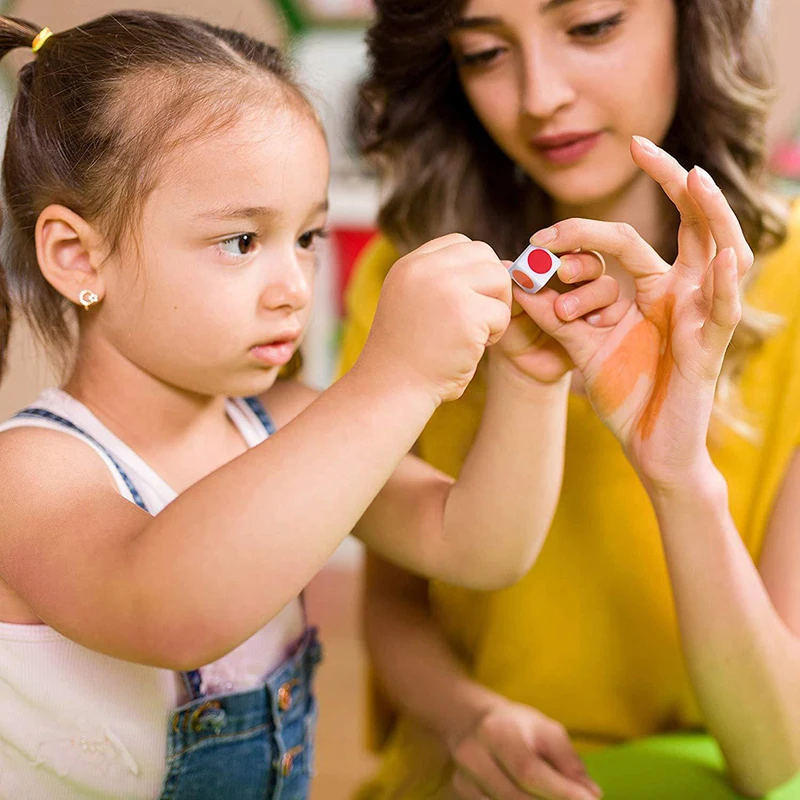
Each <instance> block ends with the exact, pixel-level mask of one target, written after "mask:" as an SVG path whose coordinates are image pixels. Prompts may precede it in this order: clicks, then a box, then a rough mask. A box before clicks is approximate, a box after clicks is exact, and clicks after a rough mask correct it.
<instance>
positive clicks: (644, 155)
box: [631, 136, 717, 275]
mask: <svg viewBox="0 0 800 800" xmlns="http://www.w3.org/2000/svg"><path fill="white" fill-rule="evenodd" d="M631 156H632V157H633V160H634V162H635V163H636V165H637V166H638V167H640V168H641V169H643V170H644V171H645V172H646V173H647V174H648V175H649V176H650V177H651V178H652V179H653V180H654V181H656V182H658V183H659V184H660V186H661V188H662V189H663V190H664V193H665V194H666V195H667V197H669V199H670V200H671V201H672V202H673V204H674V205H675V208H677V209H678V213H679V214H680V215H681V226H680V229H679V230H678V253H679V262H680V263H681V264H682V265H684V266H685V267H688V268H689V269H690V270H692V271H693V272H694V273H695V274H697V272H698V271H699V273H700V274H701V275H704V274H705V269H706V267H707V266H708V262H709V261H710V260H711V259H712V258H713V257H714V255H715V253H716V252H717V246H716V245H715V243H714V237H713V235H712V231H711V228H710V226H709V222H708V220H707V219H706V215H705V213H704V211H703V209H702V208H701V207H700V205H699V204H698V202H697V200H696V198H695V197H693V196H692V193H691V192H690V191H689V187H688V173H687V172H686V170H685V169H684V168H683V167H682V166H681V165H680V164H679V163H678V162H677V161H676V160H675V159H674V158H673V157H672V156H671V155H670V154H669V153H667V152H666V151H665V150H662V149H661V148H660V147H658V146H657V145H655V144H653V142H651V141H650V140H649V139H645V138H644V137H641V136H634V137H633V141H632V142H631Z"/></svg>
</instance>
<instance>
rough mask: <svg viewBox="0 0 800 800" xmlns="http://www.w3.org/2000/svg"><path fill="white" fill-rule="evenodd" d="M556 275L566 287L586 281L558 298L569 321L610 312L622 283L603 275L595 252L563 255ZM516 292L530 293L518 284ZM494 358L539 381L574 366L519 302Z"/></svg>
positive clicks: (558, 310) (560, 311) (556, 377)
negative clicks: (501, 359)
mask: <svg viewBox="0 0 800 800" xmlns="http://www.w3.org/2000/svg"><path fill="white" fill-rule="evenodd" d="M505 263H506V266H507V267H508V266H510V265H511V262H510V261H508V262H505ZM557 275H558V278H559V280H560V281H561V282H562V283H563V284H564V285H565V288H569V286H570V285H571V284H578V283H584V284H585V285H583V286H579V287H578V288H575V289H572V290H571V291H567V292H565V293H564V294H560V295H557V296H556V298H555V302H554V308H555V311H556V313H557V314H558V316H559V317H560V318H561V319H563V320H567V322H569V321H571V320H578V319H581V318H582V317H585V316H587V315H592V314H596V313H599V312H600V311H601V310H603V309H607V311H605V312H604V315H608V313H609V312H611V311H612V307H613V306H614V305H615V304H616V301H617V300H618V298H619V284H618V283H617V282H616V281H615V280H614V279H613V278H612V277H610V276H608V275H605V274H604V264H603V262H602V261H601V260H600V259H599V258H598V257H597V255H596V254H592V253H590V252H587V253H568V254H566V255H563V256H561V267H560V268H559V270H558V273H557ZM514 294H515V296H517V295H522V296H523V297H527V296H528V295H526V294H525V293H524V292H523V291H522V290H521V289H518V288H516V287H515V288H514ZM623 311H624V309H623ZM620 313H622V312H620ZM492 357H493V358H494V357H502V358H505V359H507V360H508V361H509V363H511V364H512V365H513V366H514V367H515V368H516V369H517V370H518V371H519V372H520V373H522V374H523V375H526V376H528V377H530V378H533V379H534V380H536V381H538V382H540V383H555V382H556V381H558V380H559V379H560V378H562V377H563V376H564V375H565V374H566V373H567V372H569V371H570V370H571V369H573V367H574V364H573V363H572V360H571V359H570V357H569V355H568V354H567V351H566V350H564V348H563V347H562V346H561V345H560V344H559V343H558V342H557V341H556V340H555V339H553V338H552V337H551V336H548V335H547V334H546V333H544V331H542V329H541V328H540V327H539V326H538V325H537V324H536V323H535V322H534V321H533V320H532V319H531V318H530V317H529V316H528V315H527V314H526V313H524V311H523V308H522V306H521V305H520V304H519V303H517V302H515V303H514V305H513V306H512V309H511V324H510V325H509V326H508V329H507V330H506V333H505V335H504V336H503V338H502V339H501V340H500V341H499V342H498V343H497V345H496V346H495V347H493V348H492Z"/></svg>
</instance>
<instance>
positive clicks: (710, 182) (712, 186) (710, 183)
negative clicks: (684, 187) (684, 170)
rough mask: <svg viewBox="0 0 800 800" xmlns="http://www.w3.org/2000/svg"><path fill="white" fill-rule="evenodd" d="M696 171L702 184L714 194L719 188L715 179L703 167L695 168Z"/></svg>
mask: <svg viewBox="0 0 800 800" xmlns="http://www.w3.org/2000/svg"><path fill="white" fill-rule="evenodd" d="M694 171H695V172H696V173H697V174H698V175H699V176H700V183H702V184H703V186H705V188H706V189H708V191H709V192H713V191H715V190H716V189H718V188H719V187H718V186H717V184H716V183H714V179H713V178H712V177H711V176H710V175H709V174H708V173H707V172H706V171H705V170H704V169H703V168H702V167H695V168H694Z"/></svg>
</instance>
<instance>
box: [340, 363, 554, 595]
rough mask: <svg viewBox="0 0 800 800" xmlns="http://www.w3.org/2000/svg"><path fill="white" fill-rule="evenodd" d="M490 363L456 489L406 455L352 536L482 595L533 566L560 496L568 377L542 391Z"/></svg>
mask: <svg viewBox="0 0 800 800" xmlns="http://www.w3.org/2000/svg"><path fill="white" fill-rule="evenodd" d="M494 355H495V354H493V357H492V358H490V359H489V364H488V373H489V376H488V390H487V397H486V408H485V413H484V416H483V420H482V422H481V426H480V429H479V431H478V434H477V437H476V439H475V442H474V444H473V446H472V449H471V450H470V453H469V456H468V457H467V459H466V461H465V463H464V466H463V468H462V470H461V473H460V475H459V478H458V481H456V482H454V481H453V480H452V479H450V478H449V477H447V476H446V475H444V474H442V473H441V472H439V471H437V470H435V469H434V468H433V467H431V466H429V465H428V464H426V463H425V462H423V461H421V460H420V459H417V458H415V457H413V456H409V457H408V458H407V459H406V460H405V461H404V462H403V463H401V465H400V466H399V468H398V469H397V471H396V472H395V474H394V475H393V476H392V478H391V479H390V480H389V482H388V483H387V485H386V487H385V488H384V489H383V490H382V491H381V493H380V494H379V495H378V497H377V498H376V500H375V502H374V503H373V504H372V505H371V506H370V508H369V509H368V510H367V512H366V513H365V514H364V516H363V517H362V519H361V521H360V522H359V524H358V525H357V526H356V528H355V531H354V533H355V535H356V536H358V537H359V538H361V539H363V541H364V542H365V543H366V544H367V545H368V546H369V547H370V548H371V549H372V550H374V551H375V552H377V553H379V554H381V555H383V556H384V557H385V558H388V559H391V560H392V561H394V562H395V563H397V564H399V565H400V566H402V567H404V568H406V569H408V570H410V571H412V572H415V573H417V574H425V575H434V576H436V577H438V578H439V579H441V580H445V581H447V582H450V583H456V584H460V585H468V586H470V587H472V588H476V589H486V590H488V589H496V588H501V587H503V586H508V585H510V584H511V583H514V582H516V581H517V580H519V579H520V578H521V577H522V576H523V575H524V574H525V573H526V572H527V571H528V570H529V569H530V567H531V566H532V565H533V562H534V560H535V559H536V556H537V555H538V552H539V550H540V549H541V546H542V544H543V543H544V539H545V536H546V535H547V531H548V529H549V527H550V523H551V521H552V517H553V513H554V512H555V507H556V503H557V501H558V496H559V493H560V489H561V477H562V474H563V466H564V437H565V434H566V405H567V404H566V399H567V391H568V378H567V377H562V378H561V379H559V380H558V381H557V382H555V383H552V384H540V383H538V382H536V381H532V380H530V379H525V378H524V377H523V376H521V375H519V374H517V373H516V372H515V371H514V370H513V369H512V368H511V367H510V366H509V364H508V363H507V362H506V361H505V360H504V359H502V358H500V357H494Z"/></svg>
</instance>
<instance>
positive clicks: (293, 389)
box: [258, 378, 320, 428]
mask: <svg viewBox="0 0 800 800" xmlns="http://www.w3.org/2000/svg"><path fill="white" fill-rule="evenodd" d="M319 395H320V392H318V391H317V390H316V389H312V388H311V387H310V386H306V384H304V383H303V382H302V381H299V380H297V379H296V378H280V379H279V380H277V381H275V384H274V386H272V388H271V389H268V390H267V391H266V392H264V394H262V395H261V396H260V397H259V398H258V399H259V400H260V401H261V403H262V405H263V406H264V408H265V409H267V411H268V412H269V415H270V417H272V421H273V422H274V423H275V427H276V428H282V427H284V425H286V424H287V423H289V422H291V421H292V420H293V419H294V418H295V417H296V416H297V415H298V414H300V413H301V412H302V411H304V410H305V409H306V408H308V406H309V405H311V403H313V402H314V400H316V399H317V397H319Z"/></svg>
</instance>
